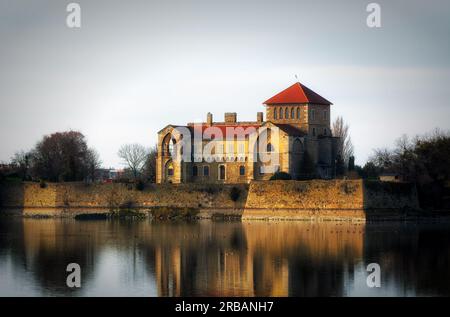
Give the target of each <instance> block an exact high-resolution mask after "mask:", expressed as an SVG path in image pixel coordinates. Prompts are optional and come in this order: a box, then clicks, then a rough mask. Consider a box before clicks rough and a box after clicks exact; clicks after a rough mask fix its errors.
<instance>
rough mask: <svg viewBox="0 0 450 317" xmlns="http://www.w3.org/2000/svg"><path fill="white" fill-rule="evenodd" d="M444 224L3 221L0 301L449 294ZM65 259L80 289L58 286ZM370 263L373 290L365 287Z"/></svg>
mask: <svg viewBox="0 0 450 317" xmlns="http://www.w3.org/2000/svg"><path fill="white" fill-rule="evenodd" d="M449 228H450V227H449V226H448V225H442V224H441V225H437V224H428V225H420V226H419V225H416V224H400V223H383V224H363V223H346V222H341V223H339V222H242V223H241V222H214V221H199V222H154V223H152V222H150V221H134V222H126V221H76V220H68V219H66V220H63V219H20V218H15V219H2V220H0V281H1V280H2V283H0V295H2V296H5V295H6V296H8V295H25V296H32V295H71V296H109V295H123V296H126V295H137V296H352V295H363V296H366V295H368V296H371V295H394V296H405V295H449V294H450V290H449V285H448V281H449V280H450V269H449V267H450V265H449V264H450V243H449V241H450V230H449ZM72 262H75V263H78V264H80V266H81V268H82V281H83V282H82V287H81V288H80V289H75V290H74V289H69V288H67V287H66V285H65V281H66V276H67V272H66V271H65V268H66V265H67V264H68V263H72ZM371 262H377V263H379V264H380V266H381V268H382V287H381V288H380V289H369V288H368V287H367V285H366V283H365V279H366V276H367V274H368V273H367V272H366V270H365V268H366V266H367V264H369V263H371ZM21 283H22V284H21ZM21 285H22V286H21Z"/></svg>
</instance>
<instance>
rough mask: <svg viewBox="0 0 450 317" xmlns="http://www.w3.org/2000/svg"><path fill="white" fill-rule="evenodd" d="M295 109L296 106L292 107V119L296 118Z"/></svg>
mask: <svg viewBox="0 0 450 317" xmlns="http://www.w3.org/2000/svg"><path fill="white" fill-rule="evenodd" d="M294 111H295V109H294V107H292V108H291V119H294V118H295V115H294Z"/></svg>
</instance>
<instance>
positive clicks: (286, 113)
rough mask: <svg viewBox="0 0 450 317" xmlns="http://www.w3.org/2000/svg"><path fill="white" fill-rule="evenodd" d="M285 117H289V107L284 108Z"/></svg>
mask: <svg viewBox="0 0 450 317" xmlns="http://www.w3.org/2000/svg"><path fill="white" fill-rule="evenodd" d="M284 118H285V119H289V109H288V108H285V109H284Z"/></svg>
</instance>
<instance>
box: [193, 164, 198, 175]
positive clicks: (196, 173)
mask: <svg viewBox="0 0 450 317" xmlns="http://www.w3.org/2000/svg"><path fill="white" fill-rule="evenodd" d="M197 175H198V167H197V165H194V166H193V167H192V176H197Z"/></svg>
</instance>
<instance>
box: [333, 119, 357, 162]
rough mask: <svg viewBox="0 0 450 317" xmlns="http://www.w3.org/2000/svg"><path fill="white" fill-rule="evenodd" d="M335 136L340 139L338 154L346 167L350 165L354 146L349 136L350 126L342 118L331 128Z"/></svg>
mask: <svg viewBox="0 0 450 317" xmlns="http://www.w3.org/2000/svg"><path fill="white" fill-rule="evenodd" d="M331 130H332V133H333V136H335V137H339V138H340V139H339V143H338V150H337V154H338V155H339V156H340V157H341V158H342V160H343V161H344V164H345V166H347V165H348V161H349V159H350V157H351V156H353V144H352V139H351V138H350V134H349V126H348V124H345V122H344V119H343V118H342V117H337V118H336V120H335V121H334V122H333V125H332V127H331Z"/></svg>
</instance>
